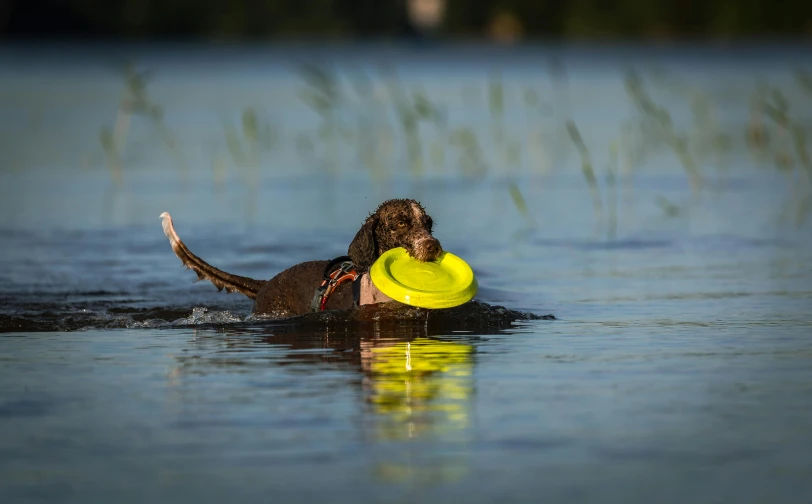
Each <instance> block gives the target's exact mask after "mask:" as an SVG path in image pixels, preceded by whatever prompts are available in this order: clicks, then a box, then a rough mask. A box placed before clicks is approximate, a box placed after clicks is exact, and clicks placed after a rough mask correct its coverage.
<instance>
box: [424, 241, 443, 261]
mask: <svg viewBox="0 0 812 504" xmlns="http://www.w3.org/2000/svg"><path fill="white" fill-rule="evenodd" d="M442 251H443V247H441V246H440V242H439V241H437V240H434V239H432V240H429V241H428V243H426V253H427V254H428V256H429V257H432V258H434V259H437V256H439V255H440V252H442Z"/></svg>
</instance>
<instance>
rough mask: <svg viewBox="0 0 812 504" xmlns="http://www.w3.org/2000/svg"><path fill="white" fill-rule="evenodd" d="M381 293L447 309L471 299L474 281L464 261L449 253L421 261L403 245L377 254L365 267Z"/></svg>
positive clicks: (401, 300)
mask: <svg viewBox="0 0 812 504" xmlns="http://www.w3.org/2000/svg"><path fill="white" fill-rule="evenodd" d="M369 277H370V279H372V283H374V284H375V287H377V288H378V289H379V290H380V291H381V292H383V293H384V294H386V295H387V296H389V297H390V298H392V299H394V300H395V301H399V302H401V303H404V304H407V305H412V306H419V307H420V308H451V307H453V306H458V305H461V304H463V303H466V302H468V301H470V300H471V299H473V298H474V296H475V295H476V291H477V282H476V278H474V272H473V271H472V270H471V267H470V266H468V264H467V263H466V262H465V261H463V260H462V259H460V258H459V257H457V256H455V255H454V254H452V253H450V252H443V253H442V254H440V257H439V258H438V259H437V260H436V261H432V262H421V261H418V260H417V259H414V258H413V257H411V256H409V253H408V252H406V249H404V248H403V247H398V248H394V249H391V250H388V251H387V252H384V253H383V254H381V257H379V258H378V260H377V261H375V263H374V264H373V265H372V267H371V268H370V269H369Z"/></svg>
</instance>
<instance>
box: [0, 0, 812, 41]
mask: <svg viewBox="0 0 812 504" xmlns="http://www.w3.org/2000/svg"><path fill="white" fill-rule="evenodd" d="M445 3H446V6H445V10H444V12H445V15H444V18H443V21H442V25H441V27H440V29H439V32H440V33H441V34H442V35H446V36H450V37H482V36H485V37H488V36H490V37H495V38H500V39H505V40H507V39H510V40H515V39H517V38H522V37H525V38H544V39H549V38H603V37H620V38H634V39H663V38H697V37H713V38H728V37H752V36H789V35H792V36H809V35H810V34H812V2H809V1H807V0H783V1H770V0H715V1H700V0H663V1H661V2H650V1H647V0H572V1H568V2H561V1H559V0H483V1H478V2H471V1H468V0H447V1H446V2H445ZM406 4H407V0H392V1H387V2H376V1H374V0H357V1H355V2H347V1H340V0H306V1H292V0H221V1H211V0H208V1H202V2H201V1H194V0H162V1H160V2H158V1H155V0H124V1H121V2H97V1H93V0H6V2H3V3H2V5H0V34H6V35H26V34H38V35H42V34H54V35H89V36H110V37H157V38H166V37H178V36H184V37H199V38H277V37H328V38H334V37H339V38H340V37H381V36H384V37H386V36H398V35H404V34H409V33H414V29H413V27H412V26H410V23H409V20H408V16H407V14H406V13H407V7H406Z"/></svg>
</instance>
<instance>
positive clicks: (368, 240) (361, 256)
mask: <svg viewBox="0 0 812 504" xmlns="http://www.w3.org/2000/svg"><path fill="white" fill-rule="evenodd" d="M377 225H378V217H377V216H372V217H370V218H369V219H367V221H366V222H365V223H364V225H363V226H361V229H359V230H358V232H357V233H356V234H355V238H353V240H352V243H350V247H349V248H348V249H347V253H348V254H349V256H350V257H351V258H352V262H353V263H355V266H356V268H359V269H362V270H366V269H368V268H369V267H370V266H372V263H374V262H375V259H377V258H378V244H377V242H376V241H375V226H377Z"/></svg>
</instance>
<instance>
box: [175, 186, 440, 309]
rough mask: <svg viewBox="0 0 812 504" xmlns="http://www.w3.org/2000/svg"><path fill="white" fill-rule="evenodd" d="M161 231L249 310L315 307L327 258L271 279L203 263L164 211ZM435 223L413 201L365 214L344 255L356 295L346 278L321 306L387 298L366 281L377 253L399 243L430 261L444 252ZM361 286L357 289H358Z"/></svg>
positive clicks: (201, 274)
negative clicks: (351, 268) (435, 233)
mask: <svg viewBox="0 0 812 504" xmlns="http://www.w3.org/2000/svg"><path fill="white" fill-rule="evenodd" d="M161 219H163V229H164V233H165V234H166V236H167V238H169V243H170V244H171V245H172V250H173V251H174V252H175V254H176V255H177V256H178V257H179V258H180V260H181V261H182V262H183V264H184V265H186V267H187V268H190V269H192V270H194V272H195V273H197V276H198V278H199V279H201V280H202V279H206V280H209V281H211V283H213V284H214V285H215V286H216V287H217V289H218V290H222V289H225V290H226V292H234V291H237V292H241V293H243V294H245V295H246V296H248V297H249V298H251V299H253V300H254V307H253V310H252V311H253V312H254V313H257V314H266V315H269V316H271V317H274V318H286V317H292V316H295V315H302V314H304V313H308V312H310V311H313V309H314V308H313V303H314V293H315V294H316V295H318V291H317V290H316V289H317V288H318V287H319V286H320V285H321V284H322V282H323V281H324V274H325V269H326V268H327V267H328V265H330V264H331V261H308V262H303V263H300V264H296V265H295V266H291V267H290V268H288V269H286V270H284V271H282V272H280V273H279V274H277V275H276V276H275V277H273V278H271V279H270V280H254V279H253V278H248V277H243V276H238V275H232V274H231V273H226V272H225V271H221V270H219V269H217V268H215V267H214V266H212V265H210V264H208V263H207V262H205V261H203V260H202V259H200V258H199V257H197V256H196V255H194V254H193V253H192V252H190V251H189V249H188V248H186V245H185V244H184V243H183V242H182V241H181V239H180V237H178V234H177V233H176V232H175V228H174V226H173V225H172V217H171V216H170V215H169V214H168V213H167V212H164V213H162V214H161ZM432 225H433V222H432V219H431V217H430V216H429V215H428V214H426V211H425V210H424V209H423V207H422V206H421V205H420V203H418V202H417V201H415V200H411V199H393V200H389V201H385V202H384V203H382V204H381V205H380V206H379V207H378V209H377V210H375V212H373V213H372V214H370V216H369V217H367V219H366V221H365V222H364V225H363V226H361V229H360V230H358V233H356V235H355V238H354V239H353V240H352V242H351V243H350V246H349V248H348V249H347V253H348V255H349V258H350V259H351V260H352V263H353V264H354V266H355V272H354V274H355V275H357V278H356V277H354V280H355V281H354V282H353V283H354V284H355V293H354V292H353V290H354V289H353V285H352V283H350V282H344V283H340V284H337V285H335V289H334V290H333V291H332V293H331V294H330V295H329V297H328V298H326V299H325V302H324V303H323V309H328V310H335V309H349V308H352V307H353V306H354V305H356V304H371V303H376V302H381V301H389V300H390V299H389V298H388V297H386V296H385V295H384V294H383V293H381V292H380V291H378V290H377V289H376V288H375V286H374V284H372V282H371V281H370V280H369V275H368V270H369V267H370V266H372V263H374V262H375V260H376V259H377V258H378V257H380V255H381V254H383V253H384V252H386V251H387V250H390V249H392V248H396V247H403V248H405V249H406V250H407V251H408V252H409V255H411V256H412V257H414V258H415V259H417V260H420V261H433V260H435V259H437V258H438V257H439V256H440V254H441V253H442V252H443V248H442V246H441V245H440V242H439V241H438V240H437V239H436V238H434V236H432V234H431V228H432ZM359 290H360V292H359Z"/></svg>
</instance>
